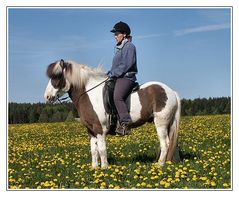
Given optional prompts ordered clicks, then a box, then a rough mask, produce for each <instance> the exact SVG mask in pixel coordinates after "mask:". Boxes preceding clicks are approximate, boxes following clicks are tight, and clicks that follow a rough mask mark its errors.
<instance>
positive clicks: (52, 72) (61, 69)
mask: <svg viewBox="0 0 239 197" xmlns="http://www.w3.org/2000/svg"><path fill="white" fill-rule="evenodd" d="M66 69H67V63H65V62H64V60H60V61H57V62H54V63H52V64H50V65H49V66H48V68H47V76H48V77H49V78H50V80H49V82H48V85H47V87H46V90H45V93H44V98H45V100H46V102H49V103H54V102H55V101H56V100H57V98H59V97H61V96H63V95H64V94H65V93H66V92H68V91H69V89H70V83H69V81H68V80H67V79H66V78H65V72H66Z"/></svg>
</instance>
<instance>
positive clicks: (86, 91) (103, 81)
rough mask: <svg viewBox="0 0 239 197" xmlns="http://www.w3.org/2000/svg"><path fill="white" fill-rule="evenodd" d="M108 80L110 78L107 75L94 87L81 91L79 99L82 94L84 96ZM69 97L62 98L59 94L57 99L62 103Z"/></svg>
mask: <svg viewBox="0 0 239 197" xmlns="http://www.w3.org/2000/svg"><path fill="white" fill-rule="evenodd" d="M108 80H109V77H107V78H106V79H105V80H104V81H102V82H100V83H99V84H97V85H96V86H94V87H92V88H90V89H89V90H86V91H85V92H83V93H81V94H80V96H79V97H78V101H79V99H80V97H81V96H83V95H84V94H86V93H88V92H90V91H91V90H93V89H95V88H97V87H98V86H100V85H101V84H103V83H105V82H106V81H108ZM68 98H69V96H67V97H64V98H62V99H60V98H59V97H58V96H57V100H58V101H59V103H60V104H62V101H64V100H66V99H68Z"/></svg>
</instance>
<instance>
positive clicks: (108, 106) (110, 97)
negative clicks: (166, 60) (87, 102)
mask: <svg viewBox="0 0 239 197" xmlns="http://www.w3.org/2000/svg"><path fill="white" fill-rule="evenodd" d="M115 83H116V79H109V80H108V81H106V82H105V85H104V88H103V103H104V108H105V112H106V113H107V115H108V124H107V129H108V131H109V132H108V133H109V134H115V129H116V126H117V122H118V113H117V109H116V107H115V103H114V88H115ZM139 87H140V86H139V84H138V82H135V84H134V87H133V89H132V92H131V93H130V94H132V93H133V92H135V91H137V90H138V89H139ZM129 97H130V95H129ZM127 100H128V99H127ZM126 105H127V107H128V109H130V102H126Z"/></svg>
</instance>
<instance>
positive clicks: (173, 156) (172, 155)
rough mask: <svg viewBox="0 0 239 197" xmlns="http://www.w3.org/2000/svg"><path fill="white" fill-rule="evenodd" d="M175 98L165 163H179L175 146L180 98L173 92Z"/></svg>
mask: <svg viewBox="0 0 239 197" xmlns="http://www.w3.org/2000/svg"><path fill="white" fill-rule="evenodd" d="M175 95H176V98H177V109H176V112H175V114H174V116H173V119H172V122H171V125H170V126H169V133H168V135H169V148H168V153H167V156H166V160H167V161H172V160H174V161H180V156H179V149H178V146H177V141H178V130H179V122H180V114H181V101H180V98H179V96H178V94H177V92H175Z"/></svg>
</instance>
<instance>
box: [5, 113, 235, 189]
mask: <svg viewBox="0 0 239 197" xmlns="http://www.w3.org/2000/svg"><path fill="white" fill-rule="evenodd" d="M230 132H231V128H230V116H229V115H216V116H193V117H182V120H181V125H180V131H179V139H178V143H179V147H180V154H181V157H182V162H180V163H171V162H167V163H166V165H165V166H163V167H159V166H158V165H157V161H156V156H157V152H158V150H159V148H158V147H159V141H158V138H157V134H156V130H155V128H154V125H153V124H145V125H143V126H141V127H139V128H136V129H133V133H132V134H131V135H130V136H125V137H115V136H107V145H108V146H107V152H108V161H109V164H110V165H109V168H107V169H100V168H98V169H92V168H91V155H90V143H89V136H88V134H87V131H86V129H85V127H84V126H82V125H81V124H79V123H77V122H72V123H50V124H22V125H9V131H8V135H9V141H8V163H9V164H8V186H9V189H37V188H38V189H49V188H51V189H62V188H66V189H67V188H70V189H91V188H95V189H120V188H125V189H132V188H133V189H141V188H147V189H154V188H157V189H162V188H163V189H175V188H180V189H191V188H192V189H200V188H212V189H216V188H218V189H230V188H231V149H230V148H231V141H230V139H231V136H230V135H231V133H230Z"/></svg>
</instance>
